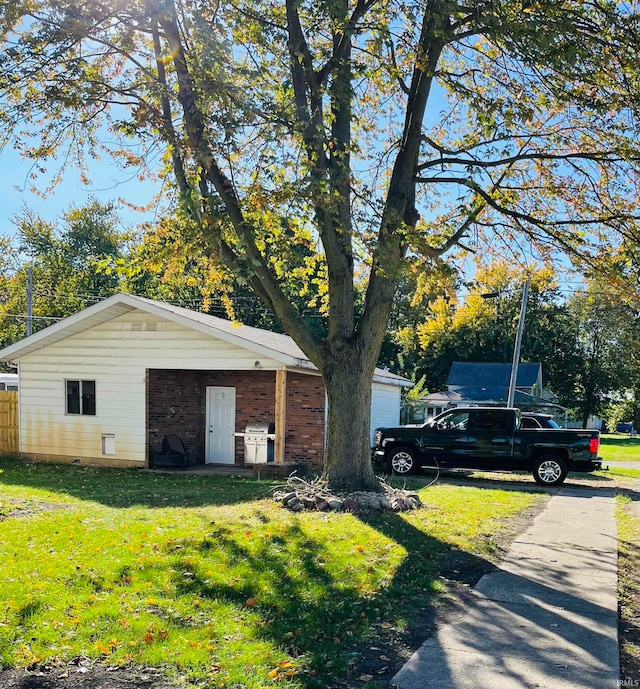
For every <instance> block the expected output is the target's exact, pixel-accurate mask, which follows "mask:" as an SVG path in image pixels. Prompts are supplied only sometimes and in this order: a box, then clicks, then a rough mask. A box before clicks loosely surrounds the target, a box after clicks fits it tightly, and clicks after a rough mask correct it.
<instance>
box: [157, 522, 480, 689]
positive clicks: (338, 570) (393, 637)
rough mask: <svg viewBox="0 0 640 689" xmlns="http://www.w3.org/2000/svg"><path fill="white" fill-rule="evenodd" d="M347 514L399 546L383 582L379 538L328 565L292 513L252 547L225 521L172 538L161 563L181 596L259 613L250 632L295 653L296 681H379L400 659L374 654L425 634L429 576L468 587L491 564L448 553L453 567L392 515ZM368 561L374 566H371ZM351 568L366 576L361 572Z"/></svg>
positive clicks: (429, 621) (432, 587)
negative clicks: (373, 545)
mask: <svg viewBox="0 0 640 689" xmlns="http://www.w3.org/2000/svg"><path fill="white" fill-rule="evenodd" d="M265 518H266V519H267V520H268V516H267V515H265ZM351 518H352V517H350V516H349V515H332V516H331V517H330V519H332V520H333V519H335V520H339V519H351ZM357 518H358V519H359V520H360V521H361V522H362V524H363V526H364V528H370V529H373V530H374V531H376V532H378V533H379V534H382V535H383V536H385V537H386V539H388V544H389V545H390V546H391V547H394V548H395V547H397V546H398V545H400V546H402V547H403V548H404V549H405V550H406V551H407V552H406V555H404V557H403V558H402V560H401V562H400V563H399V567H398V569H397V570H396V571H395V572H394V573H393V577H392V580H391V582H389V581H388V578H387V577H388V575H389V569H390V568H389V564H388V555H385V553H386V552H388V551H385V546H384V545H381V544H380V542H379V543H378V546H377V547H378V548H379V549H380V552H379V553H377V556H376V557H373V558H369V559H368V560H367V559H365V558H364V557H363V556H362V555H361V554H360V552H359V550H358V547H356V546H355V545H354V550H353V552H352V553H351V554H349V555H347V556H346V558H345V559H344V561H341V562H331V558H332V557H333V556H335V551H332V548H331V545H330V543H327V542H325V541H324V540H323V539H322V538H316V535H315V533H314V532H313V531H312V530H310V529H309V527H308V526H306V528H305V526H304V525H303V524H302V523H301V522H300V521H299V520H298V519H297V518H296V517H293V521H292V522H291V523H290V524H289V525H288V526H287V528H286V529H285V530H284V531H282V532H281V533H279V534H278V535H271V536H270V537H268V538H265V539H263V540H262V541H261V542H259V543H258V544H256V543H253V544H245V543H243V542H242V541H241V540H239V539H238V535H237V533H234V532H233V531H231V530H229V529H228V528H227V527H225V526H216V527H215V528H214V529H213V530H212V531H211V533H209V534H207V535H206V536H204V537H203V538H200V537H198V538H194V539H193V540H191V541H185V540H182V541H181V542H180V548H179V551H177V552H176V553H175V558H174V560H173V561H172V563H171V567H170V571H171V572H172V573H173V574H172V576H173V583H174V585H175V586H176V587H177V589H178V590H179V591H180V593H181V594H187V595H189V596H193V597H196V598H198V599H202V600H207V599H209V600H211V601H216V600H224V601H227V602H229V603H232V604H233V605H235V606H238V607H240V608H242V607H244V608H245V609H246V606H247V605H248V604H250V606H251V607H250V609H251V610H252V611H253V612H256V613H258V614H259V616H260V618H261V622H260V628H259V629H258V630H257V633H258V634H259V635H260V636H261V637H262V638H264V639H265V641H269V642H270V643H276V644H277V645H278V646H280V647H281V648H282V649H283V651H285V652H286V653H287V654H288V655H289V656H291V657H293V658H296V657H300V656H304V657H305V659H306V663H305V665H306V671H305V672H303V673H302V674H301V675H300V676H299V678H298V679H299V681H300V683H301V686H304V687H308V688H309V689H319V688H320V687H323V688H325V687H327V686H338V685H340V686H342V685H343V682H344V685H348V684H349V680H348V678H349V677H351V678H354V677H355V676H359V675H360V674H361V673H368V672H374V673H375V674H376V677H377V678H379V679H381V680H385V679H386V680H388V679H389V678H390V677H391V676H392V675H393V674H394V673H395V672H396V671H397V670H398V669H399V667H400V666H401V664H402V663H401V662H400V660H401V658H402V656H396V657H393V658H390V657H387V656H385V655H384V652H385V651H386V652H387V653H388V654H389V655H391V654H393V653H395V650H394V647H397V646H398V645H401V646H402V647H403V649H404V650H405V651H406V649H411V650H413V649H414V648H415V647H417V646H419V645H420V643H422V641H424V639H425V638H426V636H428V635H429V633H431V632H432V631H433V625H434V619H435V613H434V610H435V608H434V600H435V597H436V596H437V595H438V594H439V593H440V592H441V591H442V587H441V586H439V585H438V583H437V582H438V580H439V578H440V577H441V576H447V577H448V578H453V577H456V576H457V577H458V579H459V580H460V581H465V582H467V583H470V584H473V583H475V582H476V581H477V579H479V577H480V576H481V575H482V574H483V573H485V572H487V571H489V570H491V569H493V565H492V564H491V563H490V562H488V561H487V560H484V559H482V558H480V557H476V556H474V555H471V554H468V553H464V554H462V553H457V555H458V556H460V555H463V556H464V563H463V562H462V560H461V559H458V560H457V561H456V567H457V568H456V569H453V568H452V567H451V566H450V565H451V562H450V561H449V556H450V554H451V553H450V546H449V544H447V543H445V542H443V541H442V540H439V539H437V538H434V537H432V536H429V535H427V534H425V533H424V532H423V531H421V530H420V529H419V528H417V527H416V526H413V525H412V524H411V523H409V522H408V521H407V520H406V519H404V518H402V517H401V516H399V515H397V514H394V513H384V514H382V513H369V514H361V515H358V516H357ZM329 538H330V539H331V535H329ZM363 540H364V541H366V537H364V536H363ZM368 547H369V546H367V548H368ZM213 550H215V551H218V552H222V553H223V557H224V560H225V561H226V562H227V563H229V565H228V567H227V571H226V573H225V574H224V575H223V574H220V575H219V576H218V577H216V574H215V572H214V573H212V571H211V565H210V562H209V561H208V559H207V552H209V551H213ZM343 555H344V554H343ZM369 555H371V553H369ZM376 563H377V564H378V565H379V566H380V572H376V571H374V570H375V567H376ZM462 565H464V566H462ZM229 568H231V571H229ZM359 568H364V569H365V570H366V571H367V572H368V573H370V574H371V576H367V577H362V576H361V575H360V573H359V572H358V569H359ZM245 572H246V573H248V574H246V575H245V574H244V573H245ZM378 575H379V576H380V579H379V580H377V577H378ZM376 580H377V581H376ZM373 582H375V583H373ZM385 636H386V637H387V640H386V641H385V642H383V641H382V640H381V638H382V637H385ZM372 647H373V648H372ZM396 650H397V648H396ZM336 682H338V684H336ZM354 684H357V685H361V684H362V682H359V683H358V682H354ZM367 686H373V685H367Z"/></svg>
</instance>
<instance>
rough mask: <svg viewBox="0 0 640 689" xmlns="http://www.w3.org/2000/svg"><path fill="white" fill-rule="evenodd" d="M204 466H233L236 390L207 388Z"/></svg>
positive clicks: (234, 454) (234, 455)
mask: <svg viewBox="0 0 640 689" xmlns="http://www.w3.org/2000/svg"><path fill="white" fill-rule="evenodd" d="M206 395H207V428H206V431H205V432H206V441H205V463H206V464H235V460H236V438H235V435H234V433H235V430H236V389H235V388H219V387H208V386H207V392H206Z"/></svg>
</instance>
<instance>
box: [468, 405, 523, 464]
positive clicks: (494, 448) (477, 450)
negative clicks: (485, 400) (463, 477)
mask: <svg viewBox="0 0 640 689" xmlns="http://www.w3.org/2000/svg"><path fill="white" fill-rule="evenodd" d="M514 429H515V414H514V412H513V411H510V410H504V409H478V410H476V411H473V412H472V413H471V418H470V419H469V436H470V437H471V438H473V448H472V449H471V453H472V454H473V458H474V464H475V465H476V466H479V467H486V468H488V469H491V468H507V467H508V466H510V465H512V464H513V433H514Z"/></svg>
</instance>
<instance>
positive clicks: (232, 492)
mask: <svg viewBox="0 0 640 689" xmlns="http://www.w3.org/2000/svg"><path fill="white" fill-rule="evenodd" d="M1 485H7V486H9V485H12V486H24V487H27V488H36V489H40V490H46V491H51V492H53V493H58V494H61V495H67V496H70V497H73V498H79V499H81V500H89V501H92V502H98V503H101V504H103V505H106V506H108V507H119V508H126V507H133V506H136V505H138V506H142V507H152V508H153V507H200V506H205V505H214V506H215V505H233V504H237V503H241V502H247V501H251V500H261V499H263V498H265V497H268V496H270V495H271V486H272V484H269V483H266V482H260V481H255V480H252V479H245V478H238V477H233V476H197V475H189V474H182V473H177V472H176V473H175V474H152V473H149V472H141V471H140V470H139V469H115V468H112V467H108V468H94V467H83V466H77V465H69V464H48V463H46V464H45V463H41V464H31V463H27V462H24V461H23V460H21V459H16V458H12V457H0V486H1Z"/></svg>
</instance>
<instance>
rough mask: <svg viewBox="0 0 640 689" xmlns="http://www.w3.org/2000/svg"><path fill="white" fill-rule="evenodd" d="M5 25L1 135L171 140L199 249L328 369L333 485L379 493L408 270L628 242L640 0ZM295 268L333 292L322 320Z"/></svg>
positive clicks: (333, 5) (7, 14) (118, 8)
mask: <svg viewBox="0 0 640 689" xmlns="http://www.w3.org/2000/svg"><path fill="white" fill-rule="evenodd" d="M0 30H1V31H2V40H3V43H4V50H3V52H2V55H1V57H0V67H1V68H2V69H0V123H1V124H2V131H3V136H4V138H5V139H11V141H12V143H13V145H15V146H17V147H18V148H19V149H20V150H22V151H23V153H24V155H26V156H27V157H30V158H32V159H34V161H36V165H37V167H44V166H45V165H46V164H47V163H46V161H49V160H51V159H52V158H54V157H55V156H57V160H58V164H59V165H61V166H62V167H63V168H64V167H65V166H66V167H70V166H71V167H73V166H76V165H80V166H81V165H82V162H81V157H82V154H83V153H87V152H88V153H89V154H91V155H97V154H104V153H105V152H108V153H110V154H112V155H114V156H116V157H117V158H119V159H120V160H121V161H122V163H123V164H124V165H131V166H145V165H150V164H151V162H152V161H153V160H154V157H153V156H154V155H155V156H156V158H155V159H157V155H158V152H160V154H161V155H162V157H163V161H164V164H165V165H166V169H165V171H164V174H167V175H168V174H169V172H170V173H171V182H172V184H173V185H174V188H175V199H176V201H179V203H180V207H181V209H182V213H183V217H184V224H185V228H186V231H188V232H189V233H191V235H192V236H194V237H198V238H199V242H200V244H199V246H200V250H201V251H202V253H203V254H205V255H206V256H208V257H210V258H211V259H212V260H213V261H214V262H215V263H216V264H219V265H223V266H224V267H225V269H226V270H228V271H231V273H232V274H233V275H234V276H235V278H236V279H237V280H240V281H243V282H244V283H246V284H247V285H248V286H249V287H250V288H251V289H252V290H253V291H254V292H255V293H256V294H258V295H259V296H260V298H261V299H262V300H263V301H264V302H265V303H266V304H267V305H268V306H269V308H270V309H271V310H272V311H273V313H274V314H275V316H276V318H277V319H278V321H279V322H280V323H281V324H282V327H283V328H284V329H285V330H286V331H287V332H288V333H289V334H290V335H291V336H292V337H293V338H294V339H295V340H296V342H297V343H298V344H299V345H300V347H301V348H302V349H303V350H304V351H305V353H306V354H307V356H308V357H309V358H310V359H311V361H313V362H314V363H315V365H316V366H317V367H318V369H319V370H320V372H321V373H322V375H323V378H324V382H325V386H326V389H327V396H328V402H329V409H328V431H327V463H326V476H327V478H328V479H329V480H330V482H331V484H332V485H333V486H334V487H361V488H362V487H372V488H373V487H375V486H376V482H375V479H374V477H373V473H372V471H371V467H370V463H369V457H368V455H369V443H370V436H369V415H368V408H369V404H370V383H371V378H372V374H373V370H374V366H375V364H376V360H377V358H378V354H379V351H380V347H381V344H382V341H383V337H384V333H385V326H386V323H387V321H388V318H389V315H390V312H391V308H392V304H393V300H394V295H395V293H396V288H397V285H398V282H399V281H400V279H401V277H402V276H403V275H404V273H405V272H406V270H407V269H408V266H409V265H410V264H411V263H416V264H419V265H420V267H421V270H423V271H425V272H427V273H428V272H430V271H433V270H434V269H435V268H437V267H438V265H439V264H440V263H441V262H442V261H443V257H445V256H446V255H451V254H452V253H454V252H455V251H458V250H464V251H466V250H471V251H475V252H489V251H492V250H496V251H502V252H511V253H513V254H515V255H519V254H521V252H522V251H533V252H535V253H536V254H538V255H539V256H540V257H542V258H549V257H550V256H552V255H553V254H554V253H555V252H556V251H558V250H563V251H569V252H573V253H574V254H575V255H579V256H580V260H581V261H595V260H597V259H598V258H602V257H603V256H607V257H609V258H611V257H612V256H610V254H612V253H614V252H613V251H603V247H604V246H606V247H617V246H619V244H620V242H619V241H618V238H620V237H622V238H624V239H625V240H627V241H628V243H631V244H632V243H633V241H634V237H635V238H637V234H634V233H635V232H636V230H635V221H636V216H637V208H636V200H637V193H636V184H637V170H636V161H637V158H638V152H637V148H636V137H635V131H634V122H635V119H634V117H635V111H636V105H637V69H636V66H637V59H636V54H635V53H636V50H637V46H638V41H637V40H636V36H637V35H638V15H637V14H636V12H635V7H634V6H633V4H631V5H630V4H620V3H616V2H609V1H607V0H605V1H604V2H598V3H583V2H577V1H573V0H568V1H567V2H562V3H558V2H555V1H546V0H542V1H540V2H528V1H527V2H522V1H520V0H518V1H514V0H502V1H498V2H484V1H478V0H472V1H471V2H469V3H466V4H458V3H454V2H450V1H449V0H428V1H427V2H404V1H400V0H323V1H321V2H316V1H312V0H265V1H264V2H254V1H253V0H252V1H251V2H243V1H242V0H241V1H240V2H234V3H230V2H229V3H228V2H225V1H224V0H222V1H219V0H216V2H210V1H209V0H201V1H199V2H193V1H192V0H151V1H149V0H144V1H142V0H137V1H135V0H134V1H133V2H129V1H128V2H122V1H121V0H91V1H84V0H56V1H55V2H49V1H44V0H17V1H16V2H12V3H5V4H3V5H2V8H1V9H0ZM105 132H108V136H105ZM161 174H162V173H161ZM612 233H615V234H616V238H614V239H612ZM292 275H293V276H295V278H296V280H297V281H298V282H299V284H300V291H301V292H302V294H303V295H304V293H305V292H304V290H305V289H306V286H307V285H308V283H309V281H310V280H321V281H322V284H323V288H322V289H323V291H324V295H325V298H324V304H323V308H324V310H325V313H326V324H325V325H326V327H325V329H324V331H323V332H318V330H316V329H313V328H312V327H310V326H309V323H308V322H307V321H306V320H305V319H304V318H303V316H302V314H301V312H300V304H299V302H298V303H297V302H296V301H295V300H292V299H291V298H290V297H291V295H290V294H289V293H288V291H287V289H285V288H284V286H283V285H284V283H285V282H286V279H285V276H288V277H290V276H292ZM361 284H362V285H364V287H363V290H362V292H361V291H360V285H361ZM361 294H362V295H363V296H362V297H361V296H360V295H361ZM314 298H315V296H314ZM354 409H355V412H354Z"/></svg>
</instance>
